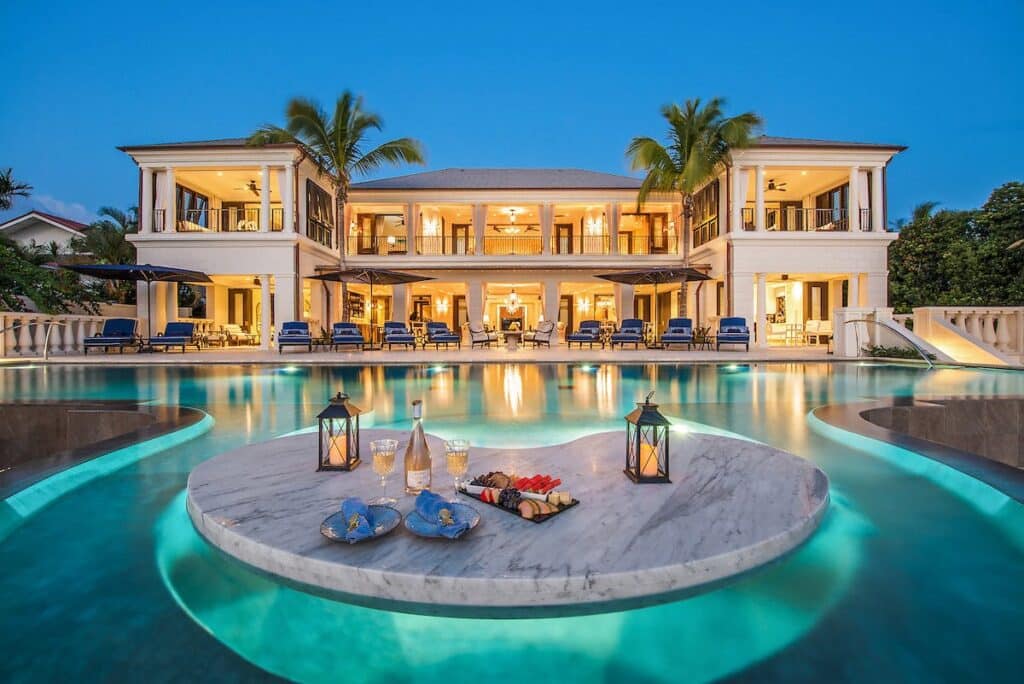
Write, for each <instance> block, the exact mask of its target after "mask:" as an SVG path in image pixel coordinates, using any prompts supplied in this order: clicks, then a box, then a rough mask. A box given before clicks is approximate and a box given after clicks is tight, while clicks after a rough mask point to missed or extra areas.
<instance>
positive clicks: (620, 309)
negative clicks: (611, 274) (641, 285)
mask: <svg viewBox="0 0 1024 684" xmlns="http://www.w3.org/2000/svg"><path fill="white" fill-rule="evenodd" d="M635 292H636V288H635V287H633V286H632V285H626V284H624V283H616V284H615V314H616V316H618V318H619V322H620V323H621V322H622V321H624V320H625V319H627V318H633V295H634V293H635Z"/></svg>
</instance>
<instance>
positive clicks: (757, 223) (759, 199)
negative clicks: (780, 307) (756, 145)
mask: <svg viewBox="0 0 1024 684" xmlns="http://www.w3.org/2000/svg"><path fill="white" fill-rule="evenodd" d="M764 224H765V220H764V166H763V165H762V164H758V165H757V167H756V168H755V172H754V229H755V230H758V231H763V230H764ZM758 301H760V300H758ZM759 344H760V342H759Z"/></svg>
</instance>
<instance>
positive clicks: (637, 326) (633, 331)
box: [611, 318, 644, 349]
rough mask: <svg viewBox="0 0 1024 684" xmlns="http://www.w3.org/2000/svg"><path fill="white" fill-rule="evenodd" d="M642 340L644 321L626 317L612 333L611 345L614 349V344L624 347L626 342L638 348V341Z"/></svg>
mask: <svg viewBox="0 0 1024 684" xmlns="http://www.w3.org/2000/svg"><path fill="white" fill-rule="evenodd" d="M643 341H644V322H643V321H641V320H640V319H639V318H626V319H623V321H622V325H621V326H620V327H619V331H618V332H616V333H612V338H611V347H612V349H615V345H619V347H625V346H626V345H627V344H631V345H633V348H634V349H639V348H640V343H641V342H643Z"/></svg>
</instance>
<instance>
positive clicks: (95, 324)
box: [0, 311, 109, 357]
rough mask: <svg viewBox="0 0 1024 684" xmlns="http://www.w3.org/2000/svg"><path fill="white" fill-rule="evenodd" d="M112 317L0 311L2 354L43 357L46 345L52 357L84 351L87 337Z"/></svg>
mask: <svg viewBox="0 0 1024 684" xmlns="http://www.w3.org/2000/svg"><path fill="white" fill-rule="evenodd" d="M108 318H109V316H91V315H75V314H44V313H23V312H12V311H0V357H5V356H6V357H11V356H33V357H34V356H43V355H44V347H45V350H46V353H47V354H49V355H51V356H55V355H69V354H81V353H82V351H83V348H84V345H83V342H84V340H85V338H86V337H89V336H90V335H95V334H97V333H99V332H100V331H101V330H102V329H103V322H104V321H106V320H107V319H108ZM51 328H52V329H51ZM48 329H49V342H47V339H46V338H47V331H48Z"/></svg>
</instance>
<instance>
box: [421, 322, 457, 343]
mask: <svg viewBox="0 0 1024 684" xmlns="http://www.w3.org/2000/svg"><path fill="white" fill-rule="evenodd" d="M427 344H432V345H434V349H440V348H441V345H442V344H443V345H444V348H445V349H447V348H448V345H449V344H454V345H455V346H456V347H458V348H459V349H462V336H461V335H456V334H455V333H454V332H453V331H451V330H450V329H449V328H448V324H447V323H441V322H440V321H432V322H430V323H427V339H426V342H424V343H423V346H424V347H426V346H427Z"/></svg>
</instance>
